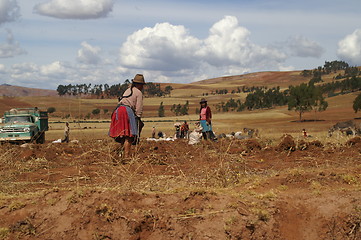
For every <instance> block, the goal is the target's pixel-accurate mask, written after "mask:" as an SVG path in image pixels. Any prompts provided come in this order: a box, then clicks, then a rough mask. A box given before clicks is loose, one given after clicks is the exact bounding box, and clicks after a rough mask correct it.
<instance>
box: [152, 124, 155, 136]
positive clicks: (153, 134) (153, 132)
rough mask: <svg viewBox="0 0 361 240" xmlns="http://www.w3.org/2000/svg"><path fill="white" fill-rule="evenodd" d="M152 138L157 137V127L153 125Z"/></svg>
mask: <svg viewBox="0 0 361 240" xmlns="http://www.w3.org/2000/svg"><path fill="white" fill-rule="evenodd" d="M152 138H155V127H154V126H153V127H152Z"/></svg>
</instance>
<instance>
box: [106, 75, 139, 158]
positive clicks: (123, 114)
mask: <svg viewBox="0 0 361 240" xmlns="http://www.w3.org/2000/svg"><path fill="white" fill-rule="evenodd" d="M144 84H145V81H144V76H143V75H142V74H137V75H135V77H134V79H133V80H132V84H131V86H130V88H128V89H127V90H125V92H124V93H123V96H122V97H121V98H120V99H119V102H118V105H117V107H116V109H115V110H114V111H113V113H112V116H111V123H110V129H109V136H110V137H112V138H114V140H115V141H116V142H119V143H120V145H121V147H120V150H121V151H122V150H124V155H122V156H123V157H124V158H129V157H130V154H131V145H132V144H133V145H135V144H137V143H138V142H139V137H140V132H141V131H142V128H143V126H144V124H143V122H142V121H141V117H142V114H143V93H142V90H143V87H144Z"/></svg>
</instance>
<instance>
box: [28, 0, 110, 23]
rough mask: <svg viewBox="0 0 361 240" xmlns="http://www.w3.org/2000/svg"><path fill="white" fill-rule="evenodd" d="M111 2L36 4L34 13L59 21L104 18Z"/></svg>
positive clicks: (67, 0) (63, 0) (75, 0)
mask: <svg viewBox="0 0 361 240" xmlns="http://www.w3.org/2000/svg"><path fill="white" fill-rule="evenodd" d="M113 5H114V2H113V0H51V1H48V2H45V3H40V4H37V5H36V6H35V7H34V12H35V13H38V14H40V15H44V16H49V17H54V18H60V19H94V18H103V17H106V16H107V15H108V14H109V13H110V12H111V11H112V9H113Z"/></svg>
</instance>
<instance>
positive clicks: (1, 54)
mask: <svg viewBox="0 0 361 240" xmlns="http://www.w3.org/2000/svg"><path fill="white" fill-rule="evenodd" d="M5 31H6V40H5V43H0V58H10V57H14V56H17V55H21V54H25V53H26V51H25V50H24V49H22V48H21V47H20V45H19V43H18V42H17V41H15V39H14V36H13V34H12V32H11V30H9V29H6V30H5Z"/></svg>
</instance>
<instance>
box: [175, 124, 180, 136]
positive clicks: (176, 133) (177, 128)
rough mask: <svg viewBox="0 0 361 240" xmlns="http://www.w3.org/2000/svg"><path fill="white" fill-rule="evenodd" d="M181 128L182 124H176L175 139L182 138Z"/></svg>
mask: <svg viewBox="0 0 361 240" xmlns="http://www.w3.org/2000/svg"><path fill="white" fill-rule="evenodd" d="M180 126H181V124H180V123H179V122H176V123H175V124H174V127H175V139H177V138H180Z"/></svg>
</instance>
